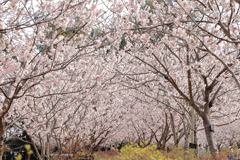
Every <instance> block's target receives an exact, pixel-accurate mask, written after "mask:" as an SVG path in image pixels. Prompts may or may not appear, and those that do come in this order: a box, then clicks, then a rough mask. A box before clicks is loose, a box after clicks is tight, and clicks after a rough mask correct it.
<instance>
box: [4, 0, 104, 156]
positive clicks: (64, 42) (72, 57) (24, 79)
mask: <svg viewBox="0 0 240 160" xmlns="http://www.w3.org/2000/svg"><path fill="white" fill-rule="evenodd" d="M0 8H1V9H0V10H1V11H0V13H1V18H0V36H1V37H0V46H1V48H0V49H1V52H0V57H1V61H0V70H1V73H0V86H1V87H0V91H1V104H2V106H1V109H0V148H1V150H0V158H1V157H2V154H3V150H4V149H3V141H4V134H5V131H6V128H8V126H6V124H7V125H13V124H15V123H17V122H19V121H22V120H21V119H25V118H26V117H27V119H28V123H29V122H31V121H33V124H30V125H34V127H35V128H34V130H36V129H42V128H41V127H44V125H41V123H42V122H43V121H44V120H45V119H44V118H47V120H48V121H47V122H46V121H45V122H44V123H45V128H44V129H42V131H46V132H47V131H48V127H47V123H55V122H56V117H52V118H51V116H53V115H54V114H56V113H58V112H59V115H58V116H61V112H60V111H61V108H59V107H58V108H57V109H55V108H54V107H55V106H60V105H58V100H59V99H61V98H60V97H56V96H57V95H62V97H65V99H66V98H67V97H68V96H67V95H69V94H71V93H73V94H81V95H83V96H81V98H83V97H84V94H85V93H87V92H88V91H89V90H90V89H91V88H92V87H94V84H95V83H96V82H94V83H93V81H92V80H93V79H95V80H96V78H97V77H96V76H95V75H96V74H95V75H92V76H91V75H88V76H89V77H87V78H84V81H85V82H84V86H81V85H83V83H82V84H79V81H81V78H77V79H73V77H72V76H71V74H72V73H73V72H75V70H76V67H80V66H77V64H78V63H80V64H82V66H81V67H82V68H77V69H79V70H81V75H79V76H78V77H80V76H82V79H83V77H84V76H85V74H84V73H86V72H91V71H88V69H90V67H89V64H90V63H89V62H90V61H91V57H89V55H91V54H94V51H95V50H96V47H95V46H94V45H95V44H98V43H97V40H96V39H97V36H94V37H93V36H91V32H92V30H91V29H92V28H94V27H93V26H94V25H95V24H96V23H98V20H97V17H101V16H102V14H104V13H103V11H102V10H99V9H97V8H96V5H95V3H93V2H92V1H91V0H84V1H75V0H69V1H61V0H59V1H47V0H46V1H27V0H21V1H14V0H6V1H3V2H1V3H0ZM89 19H91V20H89ZM74 63H75V64H74ZM83 64H84V65H83ZM94 67H95V69H97V66H92V69H94ZM99 75H100V74H99ZM88 79H89V81H88ZM59 86H61V87H59ZM51 96H53V97H51ZM54 96H55V97H54ZM46 97H50V98H46ZM42 98H46V99H44V100H43V101H42ZM81 98H80V99H79V100H81ZM41 101H42V102H41ZM50 101H51V103H50ZM46 102H48V103H47V104H51V105H50V107H51V108H52V109H53V110H54V111H55V112H52V111H51V110H48V109H49V108H48V106H46V104H45V103H46ZM61 107H63V106H61ZM66 111H68V112H69V114H70V113H72V112H75V111H76V112H77V111H78V109H77V106H76V107H74V108H69V109H68V110H66ZM37 112H39V113H43V114H42V115H41V116H39V117H34V115H36V113H37ZM48 112H49V114H46V113H48ZM44 114H45V115H44ZM44 116H45V117H44ZM64 116H65V115H64ZM66 116H67V115H66ZM64 118H65V117H63V118H62V119H61V120H64ZM65 120H66V119H65ZM25 122H27V121H25ZM34 122H35V123H36V122H37V123H38V124H34ZM61 122H62V121H61ZM38 126H39V127H40V128H38ZM25 127H27V128H26V129H29V130H30V128H31V126H29V128H28V126H27V123H26V124H25ZM56 127H57V126H56ZM34 130H31V131H29V132H30V133H33V131H34Z"/></svg>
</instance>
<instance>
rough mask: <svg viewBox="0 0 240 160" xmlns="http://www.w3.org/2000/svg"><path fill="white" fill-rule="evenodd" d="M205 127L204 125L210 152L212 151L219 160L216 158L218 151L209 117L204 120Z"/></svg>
mask: <svg viewBox="0 0 240 160" xmlns="http://www.w3.org/2000/svg"><path fill="white" fill-rule="evenodd" d="M203 125H204V128H205V134H206V138H207V142H208V146H209V150H210V152H211V154H212V156H213V157H214V158H217V157H216V152H217V149H216V148H215V146H214V140H213V131H211V130H210V126H211V123H210V121H209V119H208V117H205V118H204V119H203Z"/></svg>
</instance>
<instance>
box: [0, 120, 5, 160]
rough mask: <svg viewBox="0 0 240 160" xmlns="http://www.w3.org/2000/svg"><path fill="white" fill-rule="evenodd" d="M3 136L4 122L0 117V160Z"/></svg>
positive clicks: (2, 151)
mask: <svg viewBox="0 0 240 160" xmlns="http://www.w3.org/2000/svg"><path fill="white" fill-rule="evenodd" d="M4 134H5V121H4V117H0V160H1V159H2V157H3V153H4Z"/></svg>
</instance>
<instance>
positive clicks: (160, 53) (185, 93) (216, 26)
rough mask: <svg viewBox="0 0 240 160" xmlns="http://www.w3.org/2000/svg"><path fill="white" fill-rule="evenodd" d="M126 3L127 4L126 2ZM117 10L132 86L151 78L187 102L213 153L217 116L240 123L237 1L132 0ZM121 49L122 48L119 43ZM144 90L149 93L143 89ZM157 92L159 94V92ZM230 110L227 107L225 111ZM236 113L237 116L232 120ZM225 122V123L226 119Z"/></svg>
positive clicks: (118, 52) (124, 61)
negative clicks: (239, 113)
mask: <svg viewBox="0 0 240 160" xmlns="http://www.w3.org/2000/svg"><path fill="white" fill-rule="evenodd" d="M122 5H123V4H122ZM123 6H124V7H125V10H126V12H125V14H122V13H119V11H117V10H116V11H114V12H115V15H116V18H115V19H118V21H116V20H115V19H114V20H113V21H112V23H113V24H112V26H118V27H113V30H114V31H115V34H114V38H115V39H114V40H115V41H114V42H115V43H116V44H119V45H118V48H116V50H115V54H116V55H122V54H123V55H124V56H123V58H122V60H121V62H122V65H119V66H123V65H124V64H125V67H121V68H117V65H116V68H117V69H118V71H117V72H118V73H121V74H122V75H123V76H124V77H125V78H128V79H129V80H130V81H131V83H139V82H142V81H143V79H148V80H149V81H148V82H146V84H144V85H147V84H149V86H150V84H151V83H150V82H151V81H156V82H157V83H155V85H153V84H154V83H153V84H151V85H153V87H152V88H154V87H155V88H156V89H157V87H158V86H164V87H162V88H164V90H162V93H161V94H162V95H164V94H165V95H166V97H168V98H169V102H170V103H173V104H175V101H176V100H185V101H186V102H187V106H188V107H192V108H193V109H194V110H195V113H196V114H198V115H199V116H200V117H201V119H202V122H203V126H204V130H205V134H206V138H207V142H208V145H209V148H210V151H211V152H212V153H213V154H214V152H216V148H215V143H214V141H213V130H212V126H213V124H217V123H220V121H219V120H218V119H216V118H213V117H221V118H223V116H224V115H229V117H228V118H225V119H227V121H233V120H235V119H238V118H239V116H238V111H239V109H238V107H237V106H238V104H239V88H240V85H239V65H238V64H239V60H238V58H239V55H238V54H239V49H238V45H239V44H238V43H239V38H238V24H239V22H238V20H236V17H238V10H235V9H234V8H238V7H239V4H238V3H235V2H233V1H218V2H217V1H211V2H207V1H187V0H186V1H148V2H147V3H145V1H138V2H136V3H135V2H134V1H131V2H130V1H129V2H126V3H124V5H123ZM116 46H117V45H116ZM142 92H144V91H142ZM154 93H155V94H156V92H154ZM223 108H224V109H223ZM230 115H231V116H230ZM221 122H222V123H224V122H223V121H221Z"/></svg>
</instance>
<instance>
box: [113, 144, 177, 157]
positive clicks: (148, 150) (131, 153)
mask: <svg viewBox="0 0 240 160" xmlns="http://www.w3.org/2000/svg"><path fill="white" fill-rule="evenodd" d="M156 149H157V146H156V145H152V146H147V147H145V148H140V147H139V146H138V145H137V144H134V143H130V144H129V145H126V146H124V147H123V148H122V149H121V153H120V155H118V156H116V160H127V159H128V160H138V159H141V160H171V159H170V158H166V157H165V156H164V155H163V154H162V153H161V152H160V151H158V150H156ZM179 160H180V159H179Z"/></svg>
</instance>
